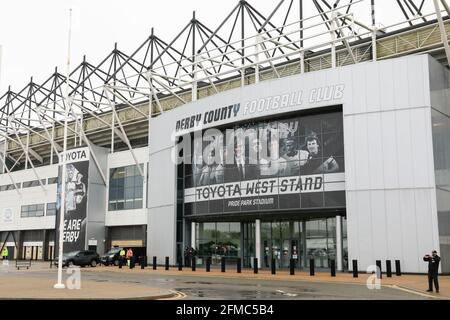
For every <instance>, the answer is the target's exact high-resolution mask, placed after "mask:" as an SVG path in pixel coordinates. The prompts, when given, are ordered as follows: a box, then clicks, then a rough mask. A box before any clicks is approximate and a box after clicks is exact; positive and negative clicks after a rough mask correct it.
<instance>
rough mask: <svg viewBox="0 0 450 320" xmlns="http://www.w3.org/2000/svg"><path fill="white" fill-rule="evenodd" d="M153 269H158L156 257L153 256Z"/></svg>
mask: <svg viewBox="0 0 450 320" xmlns="http://www.w3.org/2000/svg"><path fill="white" fill-rule="evenodd" d="M153 270H156V257H153Z"/></svg>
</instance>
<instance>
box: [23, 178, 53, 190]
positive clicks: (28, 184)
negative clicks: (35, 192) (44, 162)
mask: <svg viewBox="0 0 450 320" xmlns="http://www.w3.org/2000/svg"><path fill="white" fill-rule="evenodd" d="M41 183H42V184H43V185H45V184H46V183H47V180H45V179H42V180H41ZM39 186H40V184H39V180H33V181H26V182H23V183H22V188H32V187H39Z"/></svg>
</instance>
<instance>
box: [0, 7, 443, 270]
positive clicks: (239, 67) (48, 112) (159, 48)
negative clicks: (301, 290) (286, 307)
mask: <svg viewBox="0 0 450 320" xmlns="http://www.w3.org/2000/svg"><path fill="white" fill-rule="evenodd" d="M418 2H420V1H418ZM313 3H314V4H315V8H314V10H317V11H315V12H312V13H311V12H309V16H308V17H307V18H305V17H304V12H305V11H306V9H305V8H304V7H303V4H302V1H280V3H279V4H278V5H277V6H276V8H274V11H273V12H272V13H270V14H269V15H267V16H265V15H263V14H261V13H260V12H259V11H258V10H257V9H255V8H254V7H253V6H252V5H250V4H249V3H248V2H247V1H239V2H238V3H237V5H236V7H235V8H234V9H233V10H232V11H231V12H230V13H229V14H228V16H227V18H226V19H225V20H224V21H223V22H222V23H221V24H220V25H219V27H217V28H208V27H207V26H205V25H204V24H203V23H202V22H201V21H200V20H199V19H197V18H196V17H195V14H194V16H193V18H192V19H191V20H190V21H189V23H188V24H187V25H186V26H185V28H183V30H182V32H180V34H178V36H177V37H176V38H175V39H173V40H172V41H168V42H166V41H163V40H162V39H160V38H159V37H158V36H157V35H155V34H154V33H153V31H152V33H151V35H150V36H149V38H148V39H146V41H145V42H144V43H142V44H141V45H140V46H139V48H138V49H137V50H136V51H135V52H134V53H132V54H130V55H127V54H125V53H123V52H122V51H120V50H119V49H118V47H117V46H115V48H114V50H113V51H112V52H111V53H110V54H108V56H107V57H106V58H105V59H104V60H103V61H102V62H101V63H100V64H99V65H93V64H91V63H89V62H87V61H86V60H84V61H83V62H82V63H81V64H79V65H78V66H77V67H76V68H74V69H73V71H72V73H71V76H70V78H69V79H66V77H64V76H63V75H61V74H60V73H59V72H58V70H55V72H54V73H53V74H52V75H51V76H50V77H49V78H48V79H47V80H46V81H45V82H44V83H43V84H37V83H34V82H33V80H31V82H30V83H29V84H28V85H27V86H26V87H25V88H24V89H22V90H20V91H18V92H16V91H13V90H12V89H11V88H9V90H8V91H7V92H6V93H5V94H3V95H2V96H1V100H0V102H1V104H0V110H1V118H0V153H1V163H0V170H1V174H0V246H1V247H3V246H6V247H8V249H9V252H10V258H11V259H12V258H14V259H36V260H48V259H53V258H54V257H55V244H57V235H58V233H59V231H58V226H59V222H58V218H57V217H58V213H59V210H60V207H61V201H59V200H58V195H59V193H60V191H61V189H62V187H61V185H62V181H64V182H65V188H66V189H65V190H66V195H65V201H64V207H65V215H64V226H65V227H64V251H65V252H68V251H74V250H81V249H92V250H96V251H97V252H99V253H100V254H102V253H104V252H106V251H108V250H109V249H110V248H112V247H115V246H117V247H132V248H133V249H134V252H135V254H136V255H147V256H149V257H150V256H157V257H158V259H159V261H161V262H162V261H163V260H164V257H166V256H167V257H169V258H170V261H171V262H172V263H173V264H175V261H177V260H180V259H184V251H185V248H186V247H190V246H191V247H193V248H195V249H196V251H197V257H198V259H197V261H198V263H199V264H203V263H204V262H205V259H206V258H208V257H211V258H212V262H213V264H219V263H220V260H221V258H222V257H225V258H226V261H227V262H228V263H235V262H236V260H237V259H238V258H241V259H242V262H243V265H244V266H245V267H251V266H252V265H253V261H254V260H253V258H258V264H259V267H261V268H269V267H270V265H271V263H272V259H275V263H276V264H277V267H279V268H288V267H289V261H290V259H294V260H295V262H296V266H297V267H298V268H307V267H309V263H310V261H311V260H314V263H315V266H316V267H318V268H329V267H330V264H331V262H332V261H335V262H336V265H337V267H338V269H339V270H343V271H350V270H352V264H351V261H352V260H357V261H358V265H359V267H360V270H365V269H366V268H367V267H369V266H371V265H374V264H375V261H376V260H381V261H383V262H384V261H386V260H392V261H393V260H399V261H401V266H402V271H404V272H410V273H423V272H426V271H427V264H426V263H424V262H423V260H422V257H423V255H424V254H426V253H429V252H431V251H432V250H433V249H436V250H438V251H439V253H440V255H441V257H442V265H441V271H442V272H443V273H449V272H450V213H449V212H450V201H449V199H450V197H449V196H450V172H449V170H450V154H449V152H450V139H449V138H450V120H449V117H450V102H449V101H450V100H449V98H450V96H449V94H450V90H449V89H450V72H449V70H448V61H449V60H448V59H449V58H450V49H449V46H448V32H449V29H450V23H449V22H448V16H449V13H450V12H449V9H448V6H447V4H446V1H441V2H439V1H435V4H436V6H433V5H432V4H431V7H430V8H428V9H429V10H428V11H429V12H428V13H426V9H427V8H425V7H424V6H423V5H421V4H420V3H419V4H415V2H414V1H412V2H405V3H404V4H403V3H402V2H398V3H394V2H393V3H392V7H393V9H392V10H400V11H399V12H401V13H402V14H404V19H403V20H402V21H400V22H399V23H397V24H395V25H393V26H391V27H386V26H381V25H380V24H377V22H376V20H375V18H376V17H377V16H376V12H377V11H376V8H377V7H376V3H374V1H357V2H356V3H353V1H340V2H339V4H336V5H334V6H333V4H331V3H330V4H328V2H327V1H323V3H322V5H321V4H320V3H319V2H318V1H313ZM422 4H423V3H422ZM440 5H442V7H440ZM441 9H444V10H442V11H441ZM364 10H366V11H367V12H369V16H370V17H371V22H369V23H365V22H364V17H360V16H358V15H357V14H353V13H352V12H362V11H364ZM294 12H295V13H294ZM370 13H371V15H370ZM305 16H306V15H305ZM279 21H281V22H279ZM168 43H169V44H168ZM66 85H69V86H70V90H69V92H70V94H69V98H66V97H65V96H64V94H63V92H64V90H65V86H66ZM65 119H67V121H68V123H67V137H66V139H65V138H64V137H65V134H64V126H65ZM65 141H66V142H67V145H68V151H67V152H66V154H64V153H63V152H62V151H63V146H64V142H65ZM266 149H268V151H267V152H266V153H265V154H264V155H263V153H264V150H266ZM64 157H65V159H64ZM209 158H211V159H212V158H214V159H215V161H209V160H210V159H209ZM63 160H64V161H65V163H66V167H65V170H62V166H61V163H62V162H63ZM180 160H183V161H180ZM63 172H65V176H64V177H63ZM63 178H64V179H63ZM349 262H350V263H349Z"/></svg>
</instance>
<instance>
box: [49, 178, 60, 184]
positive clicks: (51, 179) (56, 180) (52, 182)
mask: <svg viewBox="0 0 450 320" xmlns="http://www.w3.org/2000/svg"><path fill="white" fill-rule="evenodd" d="M56 183H58V177H55V178H48V180H47V184H56Z"/></svg>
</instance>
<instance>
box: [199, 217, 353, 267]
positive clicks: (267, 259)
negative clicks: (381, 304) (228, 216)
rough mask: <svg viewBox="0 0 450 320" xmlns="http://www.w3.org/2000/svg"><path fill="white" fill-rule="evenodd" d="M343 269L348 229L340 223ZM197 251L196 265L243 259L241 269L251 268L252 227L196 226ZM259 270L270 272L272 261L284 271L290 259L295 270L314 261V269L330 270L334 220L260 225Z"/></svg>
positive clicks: (234, 224) (236, 224)
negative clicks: (268, 269) (209, 261)
mask: <svg viewBox="0 0 450 320" xmlns="http://www.w3.org/2000/svg"><path fill="white" fill-rule="evenodd" d="M342 233H343V234H342V240H343V257H342V258H343V267H344V269H345V270H347V269H348V262H347V260H348V259H347V256H348V254H347V227H346V219H345V218H344V219H343V220H342ZM195 234H196V248H197V249H198V251H197V257H198V258H199V261H198V263H199V264H204V263H205V259H206V258H207V257H211V258H212V264H215V265H219V264H220V261H221V258H222V257H225V258H226V262H227V263H230V264H232V263H236V260H237V258H238V257H240V258H242V263H243V266H244V267H253V258H254V257H255V256H256V254H255V238H256V237H255V223H248V222H242V223H241V222H227V223H216V222H205V223H197V224H196V231H195ZM257 250H260V257H261V267H262V268H270V267H271V265H272V261H275V264H276V267H277V268H284V269H287V268H289V266H290V259H294V262H295V266H296V268H309V266H310V261H311V260H314V265H315V267H316V268H317V269H321V268H324V269H327V268H330V262H331V261H332V260H334V261H337V257H336V217H332V218H324V219H314V220H305V221H273V222H262V223H261V246H260V248H257Z"/></svg>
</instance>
